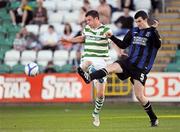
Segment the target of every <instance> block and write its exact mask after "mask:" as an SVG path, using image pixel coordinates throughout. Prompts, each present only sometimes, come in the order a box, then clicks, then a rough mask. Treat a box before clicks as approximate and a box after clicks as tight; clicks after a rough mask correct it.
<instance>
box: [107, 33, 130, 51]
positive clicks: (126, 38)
mask: <svg viewBox="0 0 180 132" xmlns="http://www.w3.org/2000/svg"><path fill="white" fill-rule="evenodd" d="M110 39H111V40H112V41H113V42H114V43H115V44H116V45H117V46H118V47H119V48H122V49H125V48H127V47H128V46H129V45H130V44H131V40H132V33H131V31H128V33H127V34H126V35H125V36H124V38H123V40H120V39H118V38H117V37H115V36H114V35H113V36H111V38H110Z"/></svg>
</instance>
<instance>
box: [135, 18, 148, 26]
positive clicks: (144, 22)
mask: <svg viewBox="0 0 180 132" xmlns="http://www.w3.org/2000/svg"><path fill="white" fill-rule="evenodd" d="M135 22H136V24H137V26H138V27H139V28H140V29H143V28H145V27H146V24H147V19H145V20H144V19H142V17H138V18H137V19H135Z"/></svg>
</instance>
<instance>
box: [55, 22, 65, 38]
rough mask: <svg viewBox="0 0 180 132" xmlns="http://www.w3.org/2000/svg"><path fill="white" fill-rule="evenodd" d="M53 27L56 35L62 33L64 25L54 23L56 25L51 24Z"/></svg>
mask: <svg viewBox="0 0 180 132" xmlns="http://www.w3.org/2000/svg"><path fill="white" fill-rule="evenodd" d="M52 25H53V26H54V29H55V30H56V32H57V33H58V34H60V35H61V34H63V32H64V24H59V23H56V24H52Z"/></svg>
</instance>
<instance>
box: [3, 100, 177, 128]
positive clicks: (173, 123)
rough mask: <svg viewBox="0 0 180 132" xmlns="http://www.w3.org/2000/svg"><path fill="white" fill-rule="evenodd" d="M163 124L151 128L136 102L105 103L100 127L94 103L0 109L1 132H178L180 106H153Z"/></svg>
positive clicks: (5, 107) (4, 107) (6, 107)
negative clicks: (95, 122)
mask: <svg viewBox="0 0 180 132" xmlns="http://www.w3.org/2000/svg"><path fill="white" fill-rule="evenodd" d="M154 108H155V111H156V113H157V115H158V116H159V120H160V125H159V127H156V128H151V127H149V125H150V124H149V119H148V117H147V115H146V114H145V112H144V111H143V109H142V108H141V107H140V105H138V104H136V103H128V104H118V103H117V104H109V103H106V104H105V105H104V108H103V110H102V112H101V125H100V127H98V128H96V127H94V126H93V125H92V123H91V112H92V109H93V105H92V104H58V105H49V106H47V105H46V106H41V105H34V106H0V132H173V131H174V132H177V131H180V106H159V105H154Z"/></svg>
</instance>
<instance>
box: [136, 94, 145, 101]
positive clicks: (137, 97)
mask: <svg viewBox="0 0 180 132" xmlns="http://www.w3.org/2000/svg"><path fill="white" fill-rule="evenodd" d="M136 99H137V100H138V101H140V102H143V100H144V96H143V95H140V94H138V95H136Z"/></svg>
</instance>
